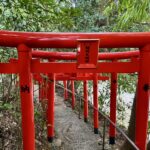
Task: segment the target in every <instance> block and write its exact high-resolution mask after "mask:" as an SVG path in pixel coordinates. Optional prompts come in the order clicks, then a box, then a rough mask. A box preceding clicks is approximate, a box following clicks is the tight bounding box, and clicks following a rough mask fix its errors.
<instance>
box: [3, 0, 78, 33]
mask: <svg viewBox="0 0 150 150" xmlns="http://www.w3.org/2000/svg"><path fill="white" fill-rule="evenodd" d="M74 16H78V11H77V10H76V9H75V8H74V7H73V6H72V3H71V2H70V1H69V0H64V1H57V0H34V1H33V0H14V1H11V0H7V1H4V0H0V20H1V22H0V29H3V30H19V31H64V30H69V29H71V28H72V27H73V24H74V20H73V17H74Z"/></svg>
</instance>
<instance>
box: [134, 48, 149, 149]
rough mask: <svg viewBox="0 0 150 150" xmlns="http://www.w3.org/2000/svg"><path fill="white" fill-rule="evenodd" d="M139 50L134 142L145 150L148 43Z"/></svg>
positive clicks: (147, 108)
mask: <svg viewBox="0 0 150 150" xmlns="http://www.w3.org/2000/svg"><path fill="white" fill-rule="evenodd" d="M140 52H141V53H140V70H139V76H138V93H137V100H136V128H135V143H136V145H137V146H138V147H139V149H140V150H146V145H147V127H148V111H149V100H150V45H147V46H145V47H143V48H142V49H141V51H140Z"/></svg>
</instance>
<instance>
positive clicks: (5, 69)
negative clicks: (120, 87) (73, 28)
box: [0, 31, 150, 150]
mask: <svg viewBox="0 0 150 150" xmlns="http://www.w3.org/2000/svg"><path fill="white" fill-rule="evenodd" d="M78 39H79V41H78ZM81 39H85V40H81ZM87 39H88V40H87ZM93 39H96V40H94V41H93ZM99 41H100V44H99ZM84 44H85V47H84ZM78 45H79V47H80V48H82V49H81V51H80V52H79V54H78V55H79V56H78V64H77V63H76V62H72V63H70V62H69V63H68V62H67V63H59V62H49V63H39V62H36V61H34V60H32V59H31V58H32V52H31V48H46V47H47V48H77V46H78ZM0 46H7V47H17V49H18V63H0V73H19V76H20V87H21V88H20V92H21V110H22V129H23V130H22V134H23V146H24V149H25V150H34V149H35V145H34V113H33V94H32V88H33V87H32V73H62V72H64V73H72V72H74V73H102V72H105V73H132V72H138V73H139V78H138V94H137V104H136V116H138V117H136V135H135V143H136V145H137V146H138V147H139V149H140V150H145V149H146V133H147V121H148V104H149V93H150V92H149V89H150V69H148V68H147V66H150V61H149V60H150V33H149V32H146V33H122V32H120V33H31V32H29V33H23V32H22V33H19V32H8V31H0ZM93 47H94V49H93ZM98 47H100V48H124V47H132V48H133V47H134V48H139V49H140V58H139V60H134V61H132V62H97V59H94V56H95V58H98ZM91 49H92V50H91ZM90 54H92V55H91V56H90ZM90 58H91V59H92V61H90ZM95 60H96V61H95ZM84 64H85V66H84ZM47 67H48V68H50V69H49V70H47V69H46V68H47ZM95 78H96V77H95ZM143 99H144V101H143Z"/></svg>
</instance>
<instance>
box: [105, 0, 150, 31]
mask: <svg viewBox="0 0 150 150" xmlns="http://www.w3.org/2000/svg"><path fill="white" fill-rule="evenodd" d="M104 14H106V15H107V16H108V17H109V19H110V21H113V22H116V24H114V30H115V31H121V30H124V31H138V30H139V31H145V30H150V27H149V25H150V0H117V1H110V2H109V5H108V6H107V7H106V8H105V10H104Z"/></svg>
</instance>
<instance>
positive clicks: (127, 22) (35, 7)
mask: <svg viewBox="0 0 150 150" xmlns="http://www.w3.org/2000/svg"><path fill="white" fill-rule="evenodd" d="M0 30H11V31H34V32H114V31H115V32H116V31H118V32H120V31H130V32H137V31H138V32H143V31H150V0H13V1H12V0H0ZM101 51H116V49H113V50H110V49H102V50H101ZM119 51H121V50H119ZM10 57H17V53H16V50H15V49H12V51H10V50H9V49H8V48H2V47H1V48H0V61H1V62H7V61H8V60H9V58H10ZM136 79H137V76H136V75H134V74H133V75H128V74H127V75H122V74H121V75H119V76H118V82H119V86H118V92H119V95H121V94H122V93H124V92H128V93H134V92H135V89H136ZM16 80H17V77H16V76H15V75H1V76H0V83H1V84H0V110H1V109H13V107H12V105H11V104H10V101H11V100H13V99H16V96H17V91H16V90H14V84H15V83H16ZM124 81H126V82H124ZM77 86H78V88H79V89H80V90H79V91H82V85H81V84H79V85H77ZM109 86H110V85H109V83H106V85H105V86H104V87H103V88H102V89H101V90H100V91H99V92H100V95H101V96H100V97H99V103H100V109H103V108H106V109H105V110H107V105H109V103H108V101H109V97H108V95H109V92H110V91H109V90H108V88H109ZM91 87H92V83H89V89H90V91H89V93H92V88H91ZM6 91H7V92H6ZM119 95H118V96H119ZM118 103H119V105H118V111H119V112H121V113H119V114H121V115H120V116H119V115H118V116H119V118H118V119H124V116H125V115H124V113H123V112H125V109H126V107H128V106H125V105H124V103H123V102H122V100H121V98H119V102H118ZM106 104H107V105H106ZM105 110H103V111H105ZM106 112H107V111H106ZM107 113H109V112H107Z"/></svg>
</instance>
